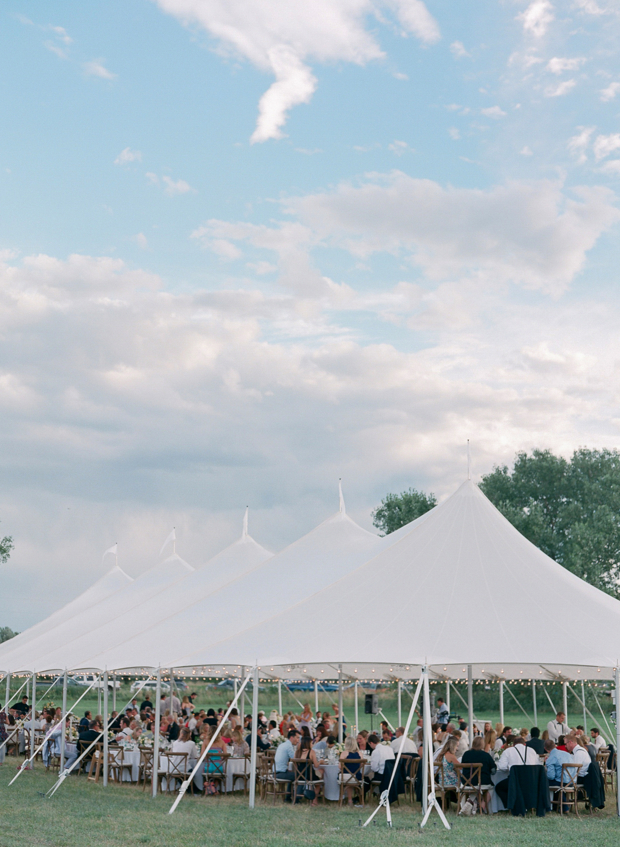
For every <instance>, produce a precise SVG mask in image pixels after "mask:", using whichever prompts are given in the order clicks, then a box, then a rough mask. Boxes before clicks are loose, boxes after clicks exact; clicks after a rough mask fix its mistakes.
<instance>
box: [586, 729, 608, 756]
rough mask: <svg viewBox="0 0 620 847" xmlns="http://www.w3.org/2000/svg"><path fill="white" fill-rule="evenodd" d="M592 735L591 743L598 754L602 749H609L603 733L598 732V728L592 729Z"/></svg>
mask: <svg viewBox="0 0 620 847" xmlns="http://www.w3.org/2000/svg"><path fill="white" fill-rule="evenodd" d="M590 735H591V736H592V742H591V743H592V744H593V746H594V747H596V752H597V753H598V751H599V750H600V749H601V747H607V742H606V741H605V739H604V738H603V736H602V735H601V733H600V732H599V731H598V729H596V727H592V729H591V730H590Z"/></svg>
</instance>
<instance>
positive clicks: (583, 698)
mask: <svg viewBox="0 0 620 847" xmlns="http://www.w3.org/2000/svg"><path fill="white" fill-rule="evenodd" d="M581 703H582V705H583V731H584V732H585V734H586V735H587V734H588V721H587V718H586V686H585V683H584V681H583V679H582V680H581Z"/></svg>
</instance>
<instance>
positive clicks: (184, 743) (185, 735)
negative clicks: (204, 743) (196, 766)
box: [170, 728, 198, 762]
mask: <svg viewBox="0 0 620 847" xmlns="http://www.w3.org/2000/svg"><path fill="white" fill-rule="evenodd" d="M170 749H171V752H173V753H187V754H188V756H187V759H188V762H190V761H192V760H193V761H194V762H195V761H196V760H197V759H198V747H197V746H196V744H195V742H194V741H192V736H191V733H190V731H189V729H185V728H183V729H182V730H181V732H180V733H179V737H178V738H177V740H176V741H173V742H172V746H171V748H170Z"/></svg>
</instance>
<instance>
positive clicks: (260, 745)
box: [245, 724, 271, 752]
mask: <svg viewBox="0 0 620 847" xmlns="http://www.w3.org/2000/svg"><path fill="white" fill-rule="evenodd" d="M256 732H257V736H256V749H257V750H258V751H259V752H264V751H265V750H269V748H270V747H271V744H270V743H269V740H268V738H267V734H266V732H265V729H264V727H263V726H261V724H259V725H258V728H257V730H256ZM245 740H246V743H247V744H248V746H250V747H251V745H252V733H250V734H249V735H248V736H246V739H245Z"/></svg>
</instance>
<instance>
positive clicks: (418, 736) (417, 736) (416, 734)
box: [411, 718, 454, 747]
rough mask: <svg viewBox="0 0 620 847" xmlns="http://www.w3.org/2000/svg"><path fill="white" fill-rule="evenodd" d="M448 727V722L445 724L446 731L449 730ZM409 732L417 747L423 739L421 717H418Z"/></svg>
mask: <svg viewBox="0 0 620 847" xmlns="http://www.w3.org/2000/svg"><path fill="white" fill-rule="evenodd" d="M449 727H450V724H448V725H447V726H446V732H449V731H450V730H449ZM452 728H453V729H454V727H452ZM411 734H412V735H413V743H414V744H415V745H416V747H419V746H420V744H422V741H423V738H424V719H423V718H418V720H417V723H416V728H415V729H414V730H413V732H412V733H411Z"/></svg>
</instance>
